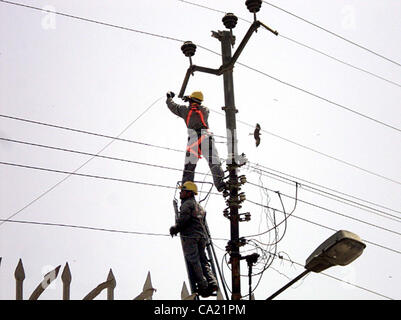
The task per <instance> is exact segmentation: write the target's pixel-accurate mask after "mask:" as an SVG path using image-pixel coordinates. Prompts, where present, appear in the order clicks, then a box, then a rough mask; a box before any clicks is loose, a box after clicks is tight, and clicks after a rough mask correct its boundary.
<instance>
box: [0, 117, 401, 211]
mask: <svg viewBox="0 0 401 320" xmlns="http://www.w3.org/2000/svg"><path fill="white" fill-rule="evenodd" d="M212 111H213V112H216V113H218V114H220V115H223V114H222V113H220V112H217V111H214V110H212ZM142 115H143V113H142ZM0 117H3V118H7V119H11V120H18V121H23V122H28V123H33V124H37V125H44V126H48V127H53V128H57V129H63V130H68V131H73V132H78V133H83V134H89V135H94V136H98V137H102V138H108V139H113V140H119V141H123V142H130V143H134V144H140V145H144V146H148V147H155V148H159V149H164V150H169V151H175V152H183V151H182V150H179V149H174V148H169V147H165V146H160V145H154V144H149V143H144V142H139V141H134V140H129V139H122V138H119V137H113V136H109V135H104V134H101V133H96V132H89V131H85V130H81V129H74V128H70V127H65V126H59V125H54V124H49V123H44V122H39V121H34V120H29V119H23V118H17V117H13V116H8V115H3V114H0ZM137 119H138V118H137ZM137 119H136V120H137ZM136 120H135V121H136ZM238 121H239V122H240V123H243V124H245V125H247V126H250V127H253V126H252V125H251V124H249V123H246V122H243V121H241V120H238ZM262 131H263V132H266V133H268V134H271V135H273V136H275V137H277V138H280V139H284V140H285V141H287V142H290V143H295V144H296V145H298V146H301V147H305V148H307V149H308V150H311V151H314V152H317V153H319V154H322V155H324V156H327V157H329V158H331V159H334V160H337V161H340V162H343V163H344V161H343V160H341V159H337V158H334V157H332V156H329V155H326V154H323V153H321V152H319V151H316V150H314V149H310V148H309V147H306V146H304V145H301V144H298V143H296V142H293V141H291V140H288V139H286V138H283V137H281V136H278V135H276V134H273V133H271V132H269V131H266V130H264V129H262ZM120 135H121V134H120ZM2 140H6V141H7V140H8V141H12V142H19V143H25V142H22V141H16V140H12V139H5V138H2ZM27 144H29V143H27ZM35 145H36V146H41V147H49V146H43V145H39V144H35ZM53 148H54V149H60V150H62V151H68V150H66V149H63V148H56V147H53ZM70 152H75V153H79V152H78V151H75V150H74V151H71V150H70ZM81 153H82V154H85V155H91V156H94V155H93V154H90V153H84V152H81ZM99 153H100V152H99ZM119 160H122V159H119ZM345 164H347V165H351V166H353V167H356V168H358V169H360V170H363V171H367V172H368V173H370V174H373V175H376V176H379V177H380V178H384V179H386V180H390V181H391V182H396V181H394V180H393V179H390V178H387V177H383V176H381V175H379V174H376V173H374V172H371V171H369V170H366V169H363V168H361V167H359V166H356V165H353V164H350V163H348V162H345ZM256 165H257V166H261V165H259V164H256ZM261 167H264V166H261ZM264 168H266V167H264ZM267 169H270V168H267ZM257 170H260V171H262V172H266V171H264V170H262V169H260V168H257ZM270 170H273V169H270ZM280 173H282V172H280ZM282 174H283V173H282ZM291 177H292V178H295V179H297V180H300V181H306V180H303V179H300V178H296V177H293V176H291ZM290 181H293V180H290ZM293 182H294V181H293ZM309 183H311V184H314V185H317V186H320V187H323V186H321V185H318V184H315V183H312V182H309ZM396 183H398V182H396ZM400 184H401V183H400ZM302 185H304V183H303V182H302ZM306 186H307V185H306ZM307 187H309V188H311V189H314V190H317V191H320V192H323V193H327V192H325V191H323V190H319V189H316V188H314V187H311V186H307ZM323 188H325V189H328V190H331V191H334V192H337V193H340V194H343V195H347V196H349V197H352V198H354V199H355V198H356V197H353V196H351V195H348V194H345V193H341V192H339V191H336V190H333V189H330V188H327V187H323ZM330 195H332V196H335V195H333V194H330ZM337 197H338V196H337ZM356 199H358V200H361V201H364V202H368V203H370V204H373V205H376V206H379V207H382V208H385V209H388V210H392V211H394V212H399V211H396V210H394V209H391V208H387V207H384V206H382V205H379V204H376V203H373V202H369V201H367V200H363V199H360V198H356ZM343 200H346V201H351V200H347V199H343ZM357 204H358V205H361V206H365V205H363V204H359V203H357ZM365 207H366V206H365ZM367 208H369V209H372V210H376V211H379V210H377V209H374V208H371V207H367ZM379 212H382V213H384V214H386V215H390V216H393V217H395V218H399V217H397V216H394V215H391V214H388V213H385V212H383V211H379ZM399 213H401V212H399Z"/></svg>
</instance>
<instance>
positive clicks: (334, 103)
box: [237, 62, 401, 133]
mask: <svg viewBox="0 0 401 320" xmlns="http://www.w3.org/2000/svg"><path fill="white" fill-rule="evenodd" d="M237 64H239V65H241V66H243V67H245V68H247V69H249V70H252V71H255V72H257V73H259V74H261V75H264V76H266V77H268V78H270V79H273V80H275V81H277V82H280V83H281V84H284V85H286V86H288V87H291V88H293V89H296V90H298V91H301V92H303V93H306V94H308V95H310V96H312V97H315V98H317V99H319V100H322V101H325V102H327V103H329V104H331V105H333V106H336V107H339V108H341V109H343V110H345V111H348V112H351V113H353V114H355V115H358V116H360V117H362V118H365V119H367V120H370V121H373V122H376V123H377V124H380V125H383V126H385V127H387V128H390V129H393V130H395V131H398V132H400V133H401V129H400V128H397V127H395V126H392V125H390V124H387V123H385V122H383V121H380V120H377V119H375V118H373V117H371V116H368V115H365V114H363V113H361V112H359V111H356V110H354V109H351V108H350V107H347V106H346V105H343V104H340V103H337V102H335V101H333V100H330V99H327V98H325V97H322V96H320V95H318V94H316V93H313V92H311V91H308V90H306V89H303V88H301V87H298V86H296V85H293V84H291V83H289V82H286V81H283V80H281V79H279V78H277V77H274V76H272V75H270V74H267V73H266V72H263V71H261V70H258V69H256V68H254V67H250V66H248V65H246V64H244V63H241V62H237Z"/></svg>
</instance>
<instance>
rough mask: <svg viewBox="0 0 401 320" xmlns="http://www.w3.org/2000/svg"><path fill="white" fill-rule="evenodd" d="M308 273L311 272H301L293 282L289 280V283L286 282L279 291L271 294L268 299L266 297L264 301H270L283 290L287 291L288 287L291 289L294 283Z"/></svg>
mask: <svg viewBox="0 0 401 320" xmlns="http://www.w3.org/2000/svg"><path fill="white" fill-rule="evenodd" d="M309 272H311V270H305V271H304V272H302V273H301V274H300V275H299V276H297V277H296V278H294V279H293V280H291V281H290V282H288V283H287V284H286V285H285V286H284V287H282V288H281V289H280V290H278V291H276V292H275V293H273V294H272V295H271V296H270V297H268V298H267V299H266V300H272V299H273V298H275V297H277V296H278V295H279V294H280V293H281V292H283V291H284V290H286V289H288V288H289V287H291V286H292V285H293V284H294V283H295V282H297V281H298V280H300V279H302V278H303V277H305V276H306V275H307V274H308V273H309Z"/></svg>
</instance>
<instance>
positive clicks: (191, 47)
mask: <svg viewBox="0 0 401 320" xmlns="http://www.w3.org/2000/svg"><path fill="white" fill-rule="evenodd" d="M181 50H182V53H183V54H184V55H185V56H186V57H192V56H193V55H195V51H196V45H195V44H193V43H192V42H191V41H185V42H184V44H183V45H182V46H181Z"/></svg>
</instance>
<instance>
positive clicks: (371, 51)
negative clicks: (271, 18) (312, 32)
mask: <svg viewBox="0 0 401 320" xmlns="http://www.w3.org/2000/svg"><path fill="white" fill-rule="evenodd" d="M263 2H264V3H266V4H267V5H269V6H271V7H273V8H276V9H278V10H280V11H283V12H285V13H287V14H289V15H291V16H293V17H295V18H297V19H299V20H302V21H303V22H306V23H308V24H310V25H312V26H314V27H316V28H318V29H320V30H323V31H325V32H327V33H329V34H331V35H332V36H335V37H337V38H339V39H341V40H344V41H346V42H348V43H350V44H352V45H354V46H357V47H358V48H361V49H363V50H365V51H367V52H370V53H372V54H374V55H376V56H378V57H380V58H382V59H384V60H387V61H389V62H391V63H393V64H395V65H397V66H399V67H401V64H400V63H398V62H397V61H394V60H392V59H390V58H387V57H385V56H383V55H381V54H379V53H377V52H376V51H373V50H371V49H369V48H367V47H365V46H362V45H360V44H358V43H356V42H354V41H351V40H349V39H347V38H344V37H343V36H341V35H339V34H337V33H335V32H333V31H330V30H328V29H326V28H323V27H321V26H319V25H318V24H316V23H313V22H311V21H309V20H307V19H305V18H302V17H300V16H299V15H296V14H294V13H292V12H290V11H288V10H285V9H282V8H280V7H279V6H277V5H275V4H273V3H270V2H267V1H263Z"/></svg>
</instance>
